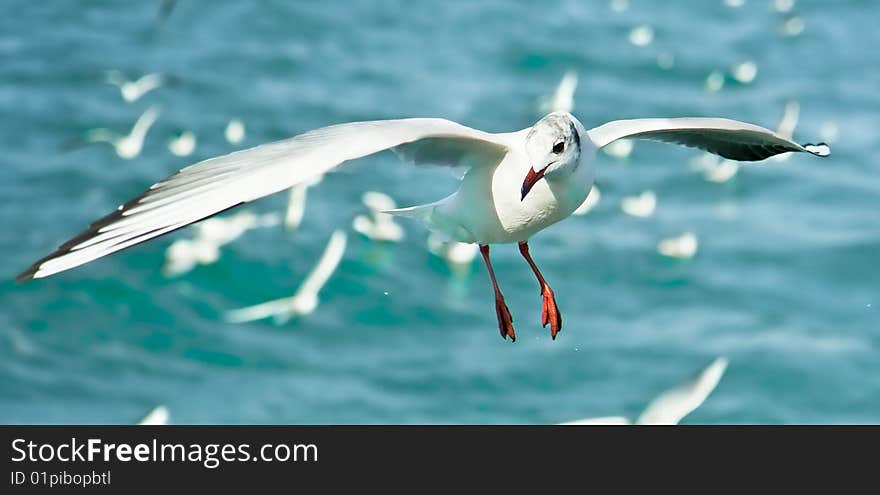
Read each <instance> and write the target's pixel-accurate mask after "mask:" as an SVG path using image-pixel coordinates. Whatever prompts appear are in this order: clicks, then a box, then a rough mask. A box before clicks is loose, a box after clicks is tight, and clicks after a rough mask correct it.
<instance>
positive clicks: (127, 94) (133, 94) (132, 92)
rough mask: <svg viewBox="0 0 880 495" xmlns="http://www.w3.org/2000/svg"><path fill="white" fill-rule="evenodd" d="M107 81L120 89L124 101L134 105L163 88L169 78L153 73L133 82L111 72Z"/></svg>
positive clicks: (114, 71)
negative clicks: (150, 93) (145, 96)
mask: <svg viewBox="0 0 880 495" xmlns="http://www.w3.org/2000/svg"><path fill="white" fill-rule="evenodd" d="M105 80H106V81H107V83H108V84H112V85H114V86H116V87H117V88H119V92H120V93H121V94H122V99H123V100H125V101H126V102H128V103H133V102H135V101H137V100H139V99H141V97H142V96H144V95H145V94H147V93H149V92H150V91H153V90H154V89H157V88H160V87H162V85H164V84H165V83H166V82H167V80H168V78H167V76H165V75H164V74H158V73H153V74H147V75H145V76H143V77H141V78H140V79H137V80H135V81H131V80H129V79H128V78H127V77H125V75H124V74H123V73H122V72H120V71H118V70H111V71H108V72H107V75H106V78H105Z"/></svg>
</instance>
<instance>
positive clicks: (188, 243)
mask: <svg viewBox="0 0 880 495" xmlns="http://www.w3.org/2000/svg"><path fill="white" fill-rule="evenodd" d="M279 223H281V218H280V215H278V214H277V213H264V214H262V215H258V214H256V213H253V212H251V211H248V210H244V211H241V212H238V213H236V214H234V215H230V216H227V217H215V218H209V219H207V220H205V221H204V222H201V223H199V224H196V225H195V235H194V236H193V238H192V239H178V240H176V241H174V242H172V243H171V245H170V246H168V249H166V250H165V265H164V266H163V267H162V273H163V274H164V275H165V276H166V277H174V276H178V275H183V274H184V273H187V272H189V271H190V270H192V269H193V268H195V266H196V265H210V264H211V263H215V262H216V261H217V260H219V259H220V248H221V247H222V246H224V245H226V244H229V243H230V242H232V241H234V240H236V239H238V238H239V237H241V236H242V235H243V234H244V233H245V232H247V231H248V230H251V229H256V228H263V227H274V226H276V225H278V224H279Z"/></svg>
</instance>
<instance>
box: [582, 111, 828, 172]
mask: <svg viewBox="0 0 880 495" xmlns="http://www.w3.org/2000/svg"><path fill="white" fill-rule="evenodd" d="M587 134H588V135H589V136H590V139H591V140H592V141H593V143H595V145H596V146H597V147H599V148H601V147H603V146H606V145H608V144H610V143H611V142H613V141H616V140H618V139H622V138H629V139H632V138H636V139H651V140H655V141H664V142H667V143H674V144H680V145H683V146H689V147H692V148H699V149H702V150H705V151H708V152H710V153H714V154H716V155H720V156H723V157H724V158H729V159H731V160H740V161H758V160H763V159H765V158H769V157H771V156H773V155H778V154H781V153H788V152H804V153H812V154H814V155H817V156H828V154H829V153H830V149H829V148H828V146H827V145H825V144H824V143H819V144H815V145H814V144H804V145H800V144H798V143H795V142H794V141H791V140H790V139H786V138H784V137H782V136H780V135H778V134H776V133H775V132H773V131H771V130H769V129H765V128H763V127H760V126H757V125H754V124H747V123H745V122H739V121H736V120H729V119H717V118H699V117H689V118H679V119H634V120H615V121H613V122H609V123H607V124H604V125H601V126H599V127H596V128H593V129H590V130H589V131H587Z"/></svg>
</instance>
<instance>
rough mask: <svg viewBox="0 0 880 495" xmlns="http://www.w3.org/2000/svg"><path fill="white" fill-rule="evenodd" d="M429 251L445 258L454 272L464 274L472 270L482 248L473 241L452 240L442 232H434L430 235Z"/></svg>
mask: <svg viewBox="0 0 880 495" xmlns="http://www.w3.org/2000/svg"><path fill="white" fill-rule="evenodd" d="M428 251H430V252H431V254H433V255H434V256H437V257H438V258H443V259H444V260H445V261H446V265H447V266H448V267H449V269H450V270H451V271H452V273H454V274H456V275H463V274H464V273H466V272H468V271H469V270H470V268H471V265H472V264H473V262H474V259H475V258H476V257H477V253H479V252H480V248H479V247H478V246H477V245H476V244H473V243H466V242H458V241H450V240H448V239H444V238H443V236H442V235H441V234H437V233H436V232H432V233H431V235H429V236H428Z"/></svg>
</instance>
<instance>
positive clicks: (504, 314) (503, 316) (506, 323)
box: [480, 244, 516, 342]
mask: <svg viewBox="0 0 880 495" xmlns="http://www.w3.org/2000/svg"><path fill="white" fill-rule="evenodd" d="M480 254H482V255H483V261H485V262H486V268H487V269H488V270H489V278H491V279H492V287H493V288H494V289H495V314H496V315H497V316H498V330H500V331H501V337H503V338H504V339H505V340H506V339H507V336H508V335H509V336H510V341H511V342H516V334H515V333H514V332H513V318H511V316H510V310H508V309H507V303H506V302H504V296H503V295H502V294H501V289H499V288H498V282H497V281H496V280H495V270H493V269H492V262H491V261H489V246H488V245H487V244H481V245H480Z"/></svg>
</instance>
